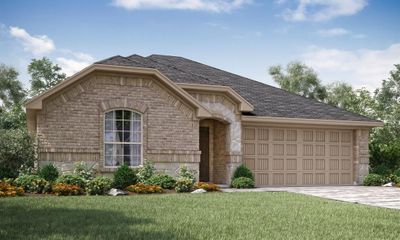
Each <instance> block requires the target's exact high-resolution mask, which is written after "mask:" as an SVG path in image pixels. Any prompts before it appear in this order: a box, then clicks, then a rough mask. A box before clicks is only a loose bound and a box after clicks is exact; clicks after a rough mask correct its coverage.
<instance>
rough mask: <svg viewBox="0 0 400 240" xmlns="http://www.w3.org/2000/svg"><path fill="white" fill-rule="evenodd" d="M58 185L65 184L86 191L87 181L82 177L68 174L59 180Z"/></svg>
mask: <svg viewBox="0 0 400 240" xmlns="http://www.w3.org/2000/svg"><path fill="white" fill-rule="evenodd" d="M56 183H63V184H67V185H77V186H79V187H80V188H82V189H85V186H86V181H85V179H83V178H82V177H81V176H79V175H77V174H74V173H67V174H64V175H61V176H60V177H58V178H57V180H56Z"/></svg>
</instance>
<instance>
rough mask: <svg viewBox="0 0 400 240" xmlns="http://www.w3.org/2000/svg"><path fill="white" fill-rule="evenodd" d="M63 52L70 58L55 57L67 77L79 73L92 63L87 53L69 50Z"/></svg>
mask: <svg viewBox="0 0 400 240" xmlns="http://www.w3.org/2000/svg"><path fill="white" fill-rule="evenodd" d="M64 51H66V52H68V54H69V55H70V56H62V57H57V58H56V60H57V63H58V64H59V65H60V67H61V68H62V71H63V72H64V73H65V74H67V76H71V75H73V74H74V73H77V72H79V71H80V70H82V69H84V68H85V67H87V66H89V65H90V64H92V63H93V61H94V58H93V57H92V56H90V55H89V54H87V53H81V52H72V51H70V50H64Z"/></svg>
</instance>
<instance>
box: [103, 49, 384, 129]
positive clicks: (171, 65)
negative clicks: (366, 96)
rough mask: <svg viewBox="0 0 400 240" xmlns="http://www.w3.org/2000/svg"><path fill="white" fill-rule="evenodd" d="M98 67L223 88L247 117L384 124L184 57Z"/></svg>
mask: <svg viewBox="0 0 400 240" xmlns="http://www.w3.org/2000/svg"><path fill="white" fill-rule="evenodd" d="M97 63H98V64H106V65H118V66H130V67H145V68H154V69H157V70H158V71H160V72H161V73H163V74H164V75H165V76H167V77H168V78H169V79H171V80H172V81H175V82H176V83H185V84H204V85H220V86H221V85H222V86H227V87H230V88H231V89H233V90H234V91H235V92H237V93H239V94H240V96H241V97H242V98H244V99H245V100H246V101H247V102H249V103H250V104H251V105H252V106H253V107H254V110H253V111H251V112H248V113H246V114H245V115H250V116H257V117H273V118H293V119H316V120H343V121H357V122H371V123H376V125H380V124H381V122H380V121H377V120H373V119H370V118H368V117H365V116H362V115H359V114H356V113H352V112H349V111H346V110H343V109H340V108H337V107H333V106H330V105H328V104H325V103H321V102H318V101H316V100H313V99H308V98H305V97H302V96H299V95H297V94H293V93H290V92H287V91H285V90H282V89H279V88H276V87H272V86H269V85H267V84H264V83H261V82H258V81H255V80H252V79H249V78H246V77H242V76H239V75H236V74H233V73H230V72H226V71H223V70H221V69H217V68H214V67H211V66H207V65H205V64H202V63H199V62H195V61H192V60H189V59H186V58H183V57H177V56H166V55H151V56H148V57H142V56H139V55H131V56H128V57H122V56H114V57H111V58H108V59H105V60H102V61H99V62H97Z"/></svg>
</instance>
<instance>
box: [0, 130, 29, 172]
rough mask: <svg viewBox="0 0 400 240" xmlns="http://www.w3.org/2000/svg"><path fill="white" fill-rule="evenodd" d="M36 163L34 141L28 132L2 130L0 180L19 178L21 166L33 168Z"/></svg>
mask: <svg viewBox="0 0 400 240" xmlns="http://www.w3.org/2000/svg"><path fill="white" fill-rule="evenodd" d="M35 161H36V147H35V144H34V139H33V137H31V135H29V133H28V131H27V130H21V129H10V130H4V129H0V179H2V178H16V177H18V172H19V170H20V168H21V166H25V167H33V165H34V162H35Z"/></svg>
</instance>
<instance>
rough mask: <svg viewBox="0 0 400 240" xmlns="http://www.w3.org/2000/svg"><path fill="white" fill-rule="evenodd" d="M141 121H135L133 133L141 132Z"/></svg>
mask: <svg viewBox="0 0 400 240" xmlns="http://www.w3.org/2000/svg"><path fill="white" fill-rule="evenodd" d="M140 125H141V124H140V121H133V122H132V130H133V131H140V130H141V128H140Z"/></svg>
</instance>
